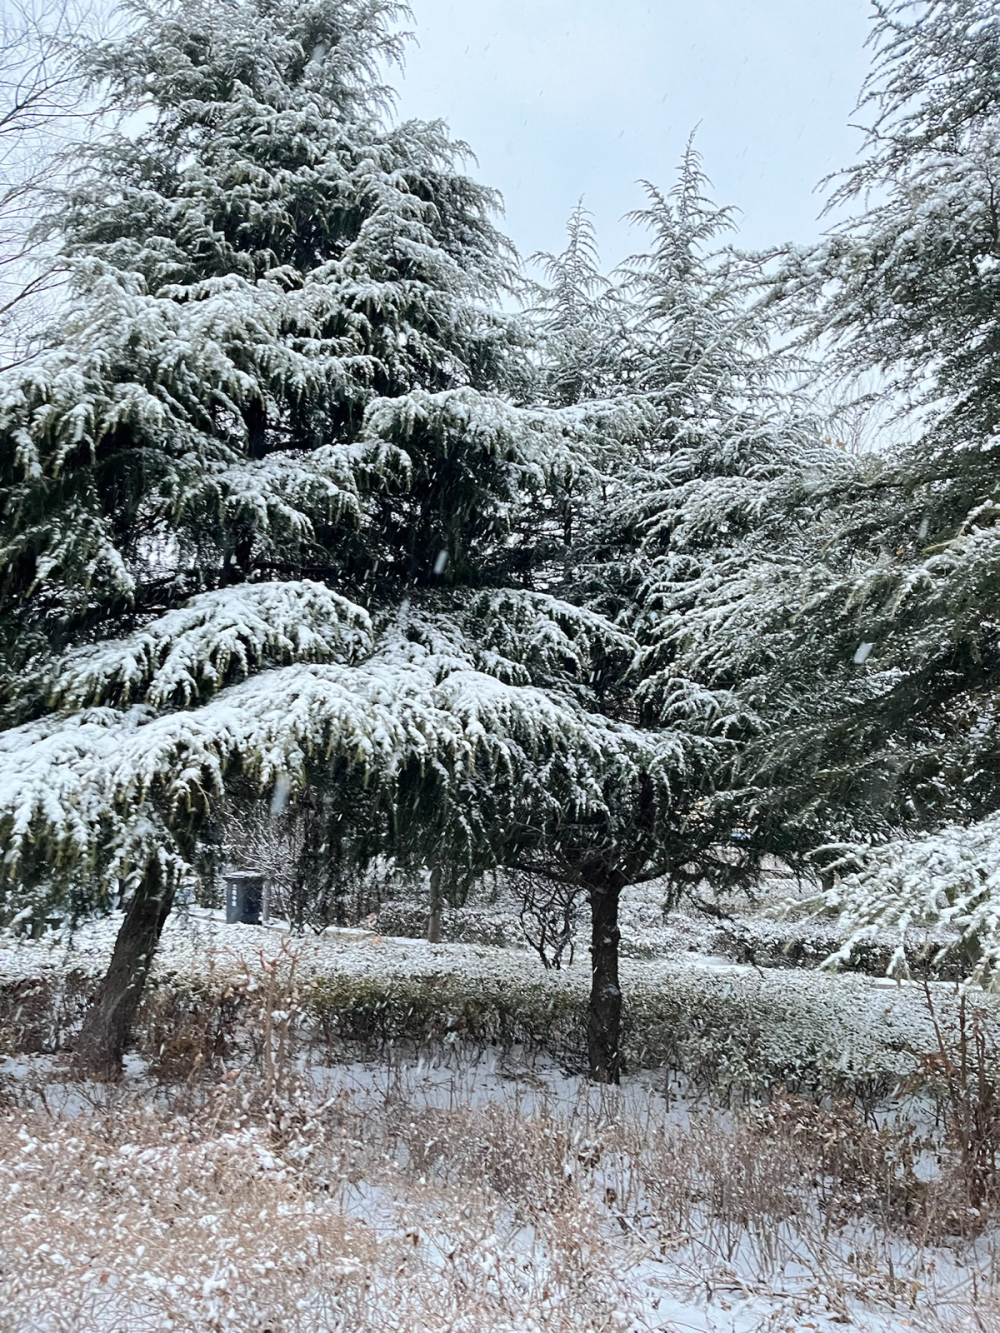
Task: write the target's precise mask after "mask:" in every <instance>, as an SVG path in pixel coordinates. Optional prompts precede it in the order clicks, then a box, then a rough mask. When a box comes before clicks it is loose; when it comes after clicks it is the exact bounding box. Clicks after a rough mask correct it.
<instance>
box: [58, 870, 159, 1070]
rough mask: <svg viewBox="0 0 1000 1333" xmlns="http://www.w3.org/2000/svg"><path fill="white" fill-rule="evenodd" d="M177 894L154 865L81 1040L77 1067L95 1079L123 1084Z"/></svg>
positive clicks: (140, 888) (131, 907) (136, 899)
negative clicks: (152, 970)
mask: <svg viewBox="0 0 1000 1333" xmlns="http://www.w3.org/2000/svg"><path fill="white" fill-rule="evenodd" d="M172 900H173V889H172V888H171V887H170V886H168V885H166V884H164V882H163V877H162V875H161V873H160V867H159V866H158V865H155V864H154V865H151V866H150V867H149V868H148V869H147V870H146V873H145V875H144V876H143V878H142V880H141V881H140V883H139V885H138V887H137V888H136V891H135V894H134V895H133V898H132V901H131V903H130V904H129V907H128V910H127V911H126V913H125V920H124V921H123V922H122V924H121V929H120V930H119V931H118V938H117V939H116V940H115V949H114V953H113V954H112V955H111V964H110V966H109V967H108V970H107V972H106V973H105V975H104V979H103V980H102V981H101V983H100V985H99V986H98V988H97V992H96V994H95V995H94V998H93V1000H92V1001H91V1003H90V1008H89V1009H88V1010H87V1013H86V1016H85V1017H84V1020H83V1027H82V1028H81V1030H80V1036H79V1038H78V1039H77V1043H76V1049H75V1052H74V1064H75V1065H76V1067H77V1069H78V1070H79V1071H80V1073H82V1074H85V1075H86V1076H87V1077H89V1078H95V1079H102V1080H105V1081H109V1082H112V1081H114V1080H116V1079H119V1078H121V1073H122V1057H123V1056H124V1054H125V1047H126V1045H127V1044H128V1040H129V1038H130V1036H131V1034H132V1023H133V1022H134V1020H135V1014H136V1010H137V1009H138V1007H139V1001H140V1000H141V999H142V992H143V990H144V988H145V985H146V977H147V976H148V975H149V969H150V966H151V965H152V962H153V955H154V953H155V952H156V946H157V944H158V943H159V939H160V934H161V932H162V930H163V923H164V922H165V921H166V919H167V916H168V914H169V912H170V905H171V902H172Z"/></svg>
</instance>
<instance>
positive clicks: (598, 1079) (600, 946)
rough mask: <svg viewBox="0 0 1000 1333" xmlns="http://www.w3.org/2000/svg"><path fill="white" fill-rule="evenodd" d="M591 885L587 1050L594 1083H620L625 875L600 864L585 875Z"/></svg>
mask: <svg viewBox="0 0 1000 1333" xmlns="http://www.w3.org/2000/svg"><path fill="white" fill-rule="evenodd" d="M584 878H585V880H586V882H587V884H588V886H589V888H590V920H591V936H590V958H591V969H592V970H591V984H590V1006H589V1009H588V1011H587V1053H588V1056H589V1060H590V1077H591V1078H592V1079H593V1081H594V1082H595V1083H620V1082H621V1076H622V1068H623V1066H622V1058H621V1033H622V992H621V986H620V984H619V981H618V945H619V943H620V941H621V931H620V930H619V929H618V900H619V898H620V896H621V891H622V889H623V888H624V887H625V877H624V876H623V875H622V874H620V873H619V872H618V871H614V870H607V869H606V868H604V867H601V868H600V869H598V870H593V871H590V872H589V873H587V874H585V876H584Z"/></svg>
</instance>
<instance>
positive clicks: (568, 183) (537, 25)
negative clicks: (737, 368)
mask: <svg viewBox="0 0 1000 1333" xmlns="http://www.w3.org/2000/svg"><path fill="white" fill-rule="evenodd" d="M411 5H412V9H413V23H412V25H411V26H412V27H413V29H414V31H415V33H416V36H417V39H418V42H419V45H414V44H411V45H410V50H409V54H408V57H407V66H406V75H405V78H404V80H403V81H402V83H401V85H400V89H401V96H400V101H399V107H398V110H399V113H400V115H402V116H419V117H421V118H426V119H433V118H435V117H443V118H444V119H445V120H447V121H448V123H449V125H450V127H451V130H452V132H453V133H454V134H455V135H456V136H457V137H459V138H462V139H465V140H466V141H467V142H468V143H469V144H470V146H471V147H472V149H473V150H474V152H475V154H476V156H477V157H478V159H479V165H478V168H474V174H476V175H477V176H479V177H480V178H481V179H482V180H484V181H486V182H487V183H488V184H490V185H494V186H496V187H497V188H498V189H500V190H501V191H502V192H503V195H504V199H505V202H506V210H507V214H506V230H507V232H508V234H509V235H511V236H512V237H513V239H514V241H515V242H516V243H517V245H518V247H519V249H520V250H521V252H522V253H523V254H530V253H531V252H532V251H534V250H552V251H557V250H560V249H562V244H563V225H564V222H565V220H566V218H567V217H568V215H569V213H570V211H571V210H572V208H573V206H574V205H575V203H576V201H577V199H578V198H579V197H580V196H581V195H583V196H584V201H585V203H586V205H587V207H588V208H589V209H590V210H591V212H592V213H593V214H594V215H595V217H596V220H597V225H598V237H599V240H600V243H601V250H602V256H603V258H604V261H605V264H606V265H607V266H609V267H610V266H611V265H612V264H614V263H616V262H618V261H619V260H621V259H622V258H624V257H625V255H627V254H628V253H630V252H631V251H633V250H635V249H637V248H639V247H640V245H641V239H640V236H639V235H638V234H637V233H635V232H634V231H633V232H630V230H629V228H628V227H627V226H626V224H624V223H623V222H622V221H621V217H622V214H624V213H625V212H626V211H627V210H629V209H630V208H635V207H637V206H639V205H641V202H642V193H641V189H640V187H639V186H638V185H637V184H636V182H637V181H638V180H639V179H640V178H645V179H649V180H651V181H653V182H654V183H656V184H657V185H660V186H663V187H666V188H669V186H670V185H671V184H672V183H673V180H674V171H675V167H676V164H677V162H678V160H679V158H680V155H681V152H682V150H683V147H684V143H685V140H686V138H687V136H688V134H689V132H690V131H691V130H692V129H693V128H694V127H695V125H698V124H699V122H700V128H699V129H698V134H697V139H696V142H697V145H698V148H699V150H700V151H701V153H702V155H703V157H704V165H705V169H706V171H707V173H708V175H709V177H710V178H711V179H712V181H713V184H714V197H715V199H716V200H717V202H719V203H727V204H736V205H738V206H739V208H741V209H742V210H743V218H742V231H741V240H742V243H743V244H745V245H748V246H765V245H768V244H770V243H772V242H781V241H786V240H792V241H808V240H810V239H812V238H814V237H815V236H817V235H818V234H819V232H820V231H821V230H822V226H823V224H821V223H819V222H818V221H817V215H818V213H819V211H820V208H821V206H822V198H821V196H820V195H818V194H816V193H815V192H814V189H815V186H816V185H817V184H818V182H819V180H820V179H821V178H822V177H823V176H825V175H826V174H827V173H828V172H830V171H834V170H836V169H837V168H839V167H842V166H845V165H847V164H848V163H849V162H850V161H851V160H852V159H853V157H854V155H855V153H856V152H857V149H858V146H859V144H860V136H859V134H858V132H857V131H855V130H851V129H849V128H848V122H849V120H850V119H851V112H852V110H853V108H854V105H855V102H856V99H857V95H858V92H859V90H860V87H861V83H862V80H863V79H864V76H865V74H866V73H867V70H868V65H869V52H868V51H867V50H866V49H864V42H865V38H866V36H867V33H868V29H869V13H870V6H869V4H868V0H411ZM394 82H397V83H398V75H397V76H396V78H395V79H394Z"/></svg>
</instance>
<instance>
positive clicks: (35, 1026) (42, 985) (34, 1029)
mask: <svg viewBox="0 0 1000 1333" xmlns="http://www.w3.org/2000/svg"><path fill="white" fill-rule="evenodd" d="M93 989H94V979H93V978H92V977H88V976H86V975H85V974H84V973H82V972H76V971H71V972H69V973H68V974H67V975H66V976H64V977H60V978H58V979H55V978H51V977H37V978H30V979H26V980H23V981H11V982H7V983H5V984H4V985H3V986H0V1054H4V1055H14V1054H36V1053H38V1052H43V1051H45V1052H49V1051H57V1050H59V1049H60V1047H61V1046H62V1044H63V1042H64V1041H65V1038H66V1036H67V1034H68V1033H69V1032H72V1031H73V1030H74V1029H75V1028H76V1027H77V1025H78V1024H79V1022H80V1019H81V1018H82V1017H83V1014H84V1011H85V1009H86V1007H87V1004H88V1003H89V1000H90V996H91V994H92V992H93Z"/></svg>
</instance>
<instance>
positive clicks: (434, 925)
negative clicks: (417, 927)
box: [427, 866, 441, 944]
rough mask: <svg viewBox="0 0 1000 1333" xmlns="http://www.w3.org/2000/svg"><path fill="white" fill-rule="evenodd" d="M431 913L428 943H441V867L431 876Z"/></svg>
mask: <svg viewBox="0 0 1000 1333" xmlns="http://www.w3.org/2000/svg"><path fill="white" fill-rule="evenodd" d="M430 899H431V900H430V911H429V912H428V913H427V943H428V944H440V943H441V867H440V866H435V867H434V869H433V870H432V871H431V874H430Z"/></svg>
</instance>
